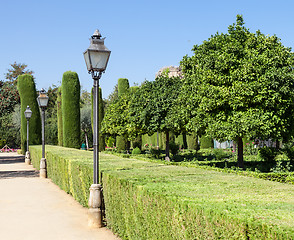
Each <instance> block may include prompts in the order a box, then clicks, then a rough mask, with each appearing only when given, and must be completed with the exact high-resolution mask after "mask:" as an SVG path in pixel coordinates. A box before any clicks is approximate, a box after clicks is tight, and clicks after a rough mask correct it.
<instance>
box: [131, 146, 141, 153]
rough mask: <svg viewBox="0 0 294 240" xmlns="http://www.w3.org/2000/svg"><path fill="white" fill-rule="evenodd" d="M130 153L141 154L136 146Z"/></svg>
mask: <svg viewBox="0 0 294 240" xmlns="http://www.w3.org/2000/svg"><path fill="white" fill-rule="evenodd" d="M132 154H134V155H136V154H141V150H140V148H138V147H136V148H134V149H133V151H132Z"/></svg>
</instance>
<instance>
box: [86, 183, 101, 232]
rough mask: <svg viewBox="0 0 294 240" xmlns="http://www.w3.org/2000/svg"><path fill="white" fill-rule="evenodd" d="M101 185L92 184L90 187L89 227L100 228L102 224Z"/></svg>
mask: <svg viewBox="0 0 294 240" xmlns="http://www.w3.org/2000/svg"><path fill="white" fill-rule="evenodd" d="M101 197H102V187H101V185H100V184H92V185H91V187H90V197H89V202H88V205H89V212H88V226H89V227H90V228H101V227H103V224H102V211H101V202H102V198H101Z"/></svg>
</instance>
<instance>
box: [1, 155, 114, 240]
mask: <svg viewBox="0 0 294 240" xmlns="http://www.w3.org/2000/svg"><path fill="white" fill-rule="evenodd" d="M87 224H88V217H87V209H86V208H83V207H82V206H81V205H80V204H78V203H77V202H76V201H75V200H74V199H73V198H72V197H71V196H70V195H68V194H66V193H65V192H64V191H62V190H60V188H59V187H57V186H56V185H55V184H54V183H52V182H51V180H49V179H40V178H39V175H38V172H37V171H35V169H34V168H33V167H32V166H29V165H27V164H25V162H24V156H22V155H17V154H16V153H6V154H5V153H0V239H5V240H18V239H21V240H26V239H28V240H34V239H37V240H39V239H42V240H46V239H48V240H49V239H50V240H58V239H62V240H75V239H87V240H88V239H89V240H90V239H95V240H113V239H116V240H118V239H119V238H117V237H115V236H114V235H113V233H112V232H111V231H109V230H108V229H106V228H101V229H92V230H91V229H89V228H88V226H87Z"/></svg>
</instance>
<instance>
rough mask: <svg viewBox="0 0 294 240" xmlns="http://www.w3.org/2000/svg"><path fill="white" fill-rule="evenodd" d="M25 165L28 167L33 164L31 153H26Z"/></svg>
mask: <svg viewBox="0 0 294 240" xmlns="http://www.w3.org/2000/svg"><path fill="white" fill-rule="evenodd" d="M25 163H26V164H28V165H30V164H31V154H30V152H29V151H26V157H25Z"/></svg>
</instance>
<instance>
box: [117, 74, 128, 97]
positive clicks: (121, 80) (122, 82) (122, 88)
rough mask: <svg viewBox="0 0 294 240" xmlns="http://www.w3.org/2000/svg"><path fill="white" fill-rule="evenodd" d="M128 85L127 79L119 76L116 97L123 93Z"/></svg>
mask: <svg viewBox="0 0 294 240" xmlns="http://www.w3.org/2000/svg"><path fill="white" fill-rule="evenodd" d="M129 87H130V84H129V80H128V79H127V78H119V79H118V81H117V88H118V97H120V96H122V95H123V94H125V93H126V92H127V91H128V89H129Z"/></svg>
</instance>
